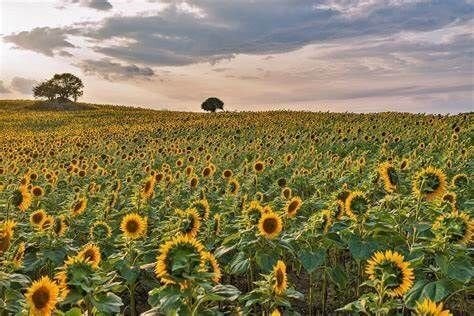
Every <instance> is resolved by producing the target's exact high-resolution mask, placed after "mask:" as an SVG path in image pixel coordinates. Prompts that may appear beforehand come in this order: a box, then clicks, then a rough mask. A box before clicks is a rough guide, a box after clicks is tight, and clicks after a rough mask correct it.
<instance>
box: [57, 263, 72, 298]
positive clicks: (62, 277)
mask: <svg viewBox="0 0 474 316" xmlns="http://www.w3.org/2000/svg"><path fill="white" fill-rule="evenodd" d="M54 280H55V281H56V283H57V284H58V289H59V297H58V298H59V300H60V301H64V300H65V299H66V297H67V295H68V294H69V292H70V290H69V288H68V286H67V271H65V270H61V271H59V272H57V273H56V274H55V275H54Z"/></svg>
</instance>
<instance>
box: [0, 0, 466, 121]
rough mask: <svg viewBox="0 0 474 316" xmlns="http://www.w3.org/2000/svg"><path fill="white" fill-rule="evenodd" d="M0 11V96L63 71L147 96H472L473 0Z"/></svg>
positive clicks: (267, 103) (251, 100)
mask: <svg viewBox="0 0 474 316" xmlns="http://www.w3.org/2000/svg"><path fill="white" fill-rule="evenodd" d="M0 23H1V25H0V99H16V98H22V99H27V98H32V93H31V89H32V86H34V85H35V84H37V83H38V82H41V81H43V80H47V79H49V78H50V77H52V76H53V75H54V74H55V73H62V72H70V73H73V74H75V75H77V76H78V77H80V78H81V79H82V80H83V82H84V84H85V89H84V96H83V97H82V98H81V99H80V100H81V101H84V102H91V103H103V104H105V103H107V104H120V105H133V106H142V107H149V108H154V109H169V110H180V111H182V110H185V111H199V110H200V104H201V103H202V101H204V100H205V99H206V98H207V97H211V96H216V97H219V98H220V99H222V100H223V101H224V103H225V106H224V107H225V109H227V110H231V111H244V110H251V111H257V110H275V109H288V110H310V111H337V112H344V111H350V112H379V111H404V112H426V113H458V112H466V111H473V109H474V106H473V101H474V59H473V51H474V0H316V1H311V0H287V1H283V0H253V1H251V0H226V1H223V0H222V1H221V0H202V1H200V0H186V1H181V0H179V1H175V0H147V1H146V0H143V1H137V0H133V1H132V0H117V1H114V0H57V1H47V0H45V1H19V0H1V1H0Z"/></svg>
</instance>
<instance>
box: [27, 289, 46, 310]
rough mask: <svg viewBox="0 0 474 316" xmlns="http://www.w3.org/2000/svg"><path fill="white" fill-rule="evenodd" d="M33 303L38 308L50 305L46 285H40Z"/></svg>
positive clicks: (33, 297)
mask: <svg viewBox="0 0 474 316" xmlns="http://www.w3.org/2000/svg"><path fill="white" fill-rule="evenodd" d="M31 298H32V301H33V304H34V305H35V307H36V308H37V309H42V308H44V307H46V306H47V305H48V302H49V291H48V289H47V288H45V287H40V288H39V289H37V290H36V291H35V292H34V293H33V295H32V297H31Z"/></svg>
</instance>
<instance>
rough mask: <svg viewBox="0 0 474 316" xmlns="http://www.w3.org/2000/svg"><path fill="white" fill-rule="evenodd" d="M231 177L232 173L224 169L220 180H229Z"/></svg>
mask: <svg viewBox="0 0 474 316" xmlns="http://www.w3.org/2000/svg"><path fill="white" fill-rule="evenodd" d="M233 175H234V173H233V172H232V170H230V169H225V170H224V171H222V178H224V179H230V178H231V177H232V176H233Z"/></svg>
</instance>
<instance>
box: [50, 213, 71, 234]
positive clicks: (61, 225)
mask: <svg viewBox="0 0 474 316" xmlns="http://www.w3.org/2000/svg"><path fill="white" fill-rule="evenodd" d="M67 228H68V226H67V224H66V221H65V219H64V216H59V217H58V218H56V220H55V221H54V224H53V231H54V233H55V234H56V236H63V235H64V233H65V232H66V230H67Z"/></svg>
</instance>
